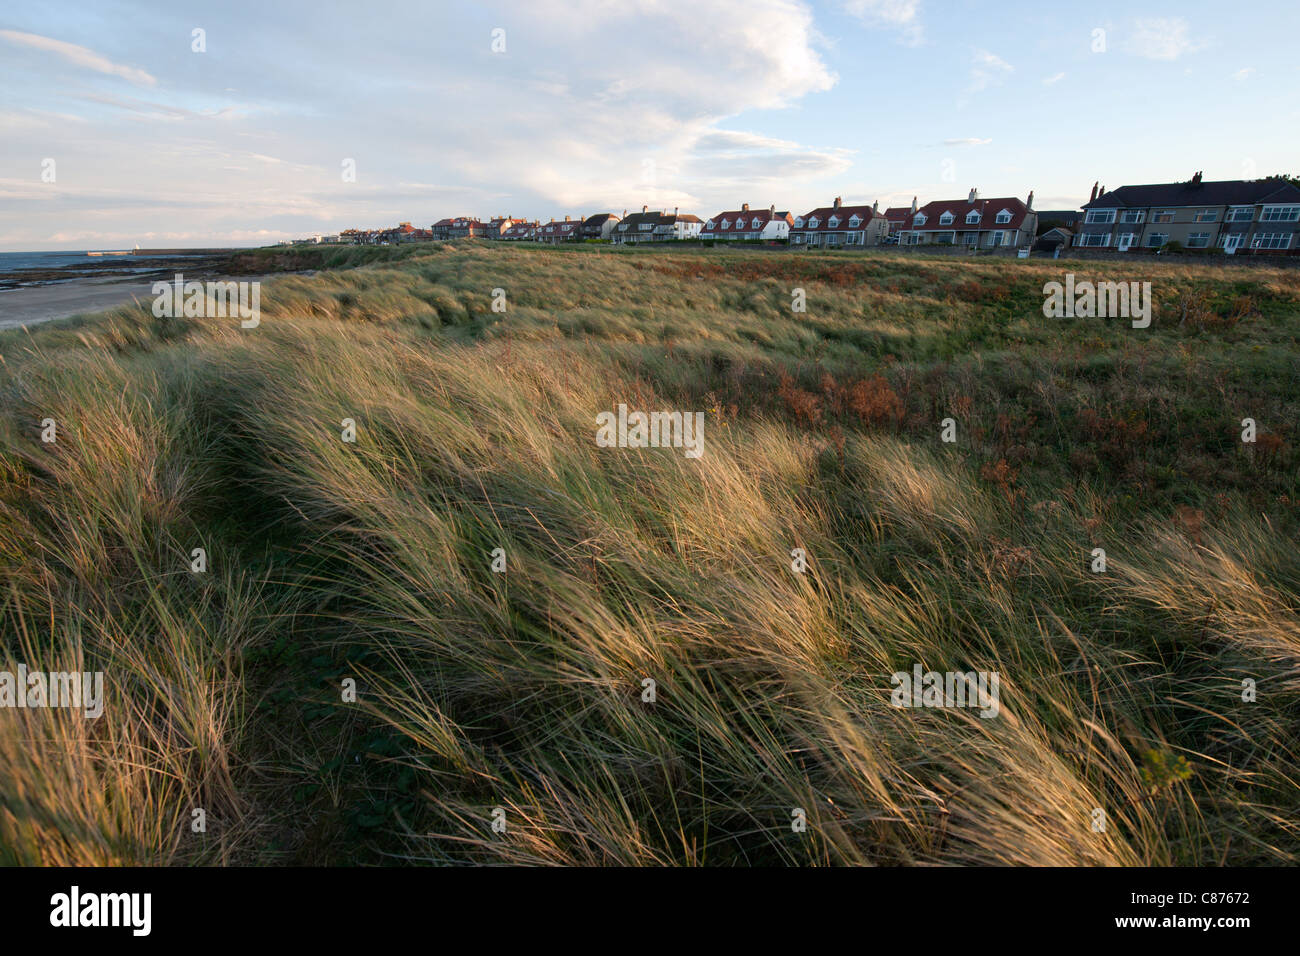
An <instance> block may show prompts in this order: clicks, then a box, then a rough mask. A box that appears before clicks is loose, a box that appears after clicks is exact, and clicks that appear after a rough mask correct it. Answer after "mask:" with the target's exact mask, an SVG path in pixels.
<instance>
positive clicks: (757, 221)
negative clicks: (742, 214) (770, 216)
mask: <svg viewBox="0 0 1300 956" xmlns="http://www.w3.org/2000/svg"><path fill="white" fill-rule="evenodd" d="M749 227H750V228H751V229H762V228H763V220H761V219H759V218H758V217H757V216H755V217H754V221H753V222H751V223H750V224H749Z"/></svg>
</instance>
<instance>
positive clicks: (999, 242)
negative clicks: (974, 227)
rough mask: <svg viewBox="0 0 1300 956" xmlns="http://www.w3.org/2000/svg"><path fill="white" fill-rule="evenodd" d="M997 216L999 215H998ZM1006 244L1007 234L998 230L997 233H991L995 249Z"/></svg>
mask: <svg viewBox="0 0 1300 956" xmlns="http://www.w3.org/2000/svg"><path fill="white" fill-rule="evenodd" d="M999 215H1001V214H1000V213H999ZM1006 243H1007V234H1006V233H1005V232H1002V231H1001V230H999V231H998V232H995V233H993V245H994V246H995V247H996V246H1004V245H1006Z"/></svg>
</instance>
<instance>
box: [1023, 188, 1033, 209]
mask: <svg viewBox="0 0 1300 956" xmlns="http://www.w3.org/2000/svg"><path fill="white" fill-rule="evenodd" d="M1025 206H1026V207H1027V208H1029V209H1033V208H1034V191H1033V190H1032V189H1031V190H1029V201H1028V202H1027V203H1025Z"/></svg>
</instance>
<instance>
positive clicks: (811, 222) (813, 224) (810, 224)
mask: <svg viewBox="0 0 1300 956" xmlns="http://www.w3.org/2000/svg"><path fill="white" fill-rule="evenodd" d="M821 224H822V221H821V220H820V219H818V218H817V217H816V216H813V217H812V218H811V219H809V220H808V227H809V228H810V229H816V228H817V227H818V226H820V225H821Z"/></svg>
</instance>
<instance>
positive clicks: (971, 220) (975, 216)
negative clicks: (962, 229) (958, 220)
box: [966, 209, 980, 226]
mask: <svg viewBox="0 0 1300 956" xmlns="http://www.w3.org/2000/svg"><path fill="white" fill-rule="evenodd" d="M979 221H980V214H979V213H978V212H976V211H975V210H973V209H972V210H971V211H970V212H968V213H966V225H968V226H973V225H975V224H976V223H978V222H979Z"/></svg>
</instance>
